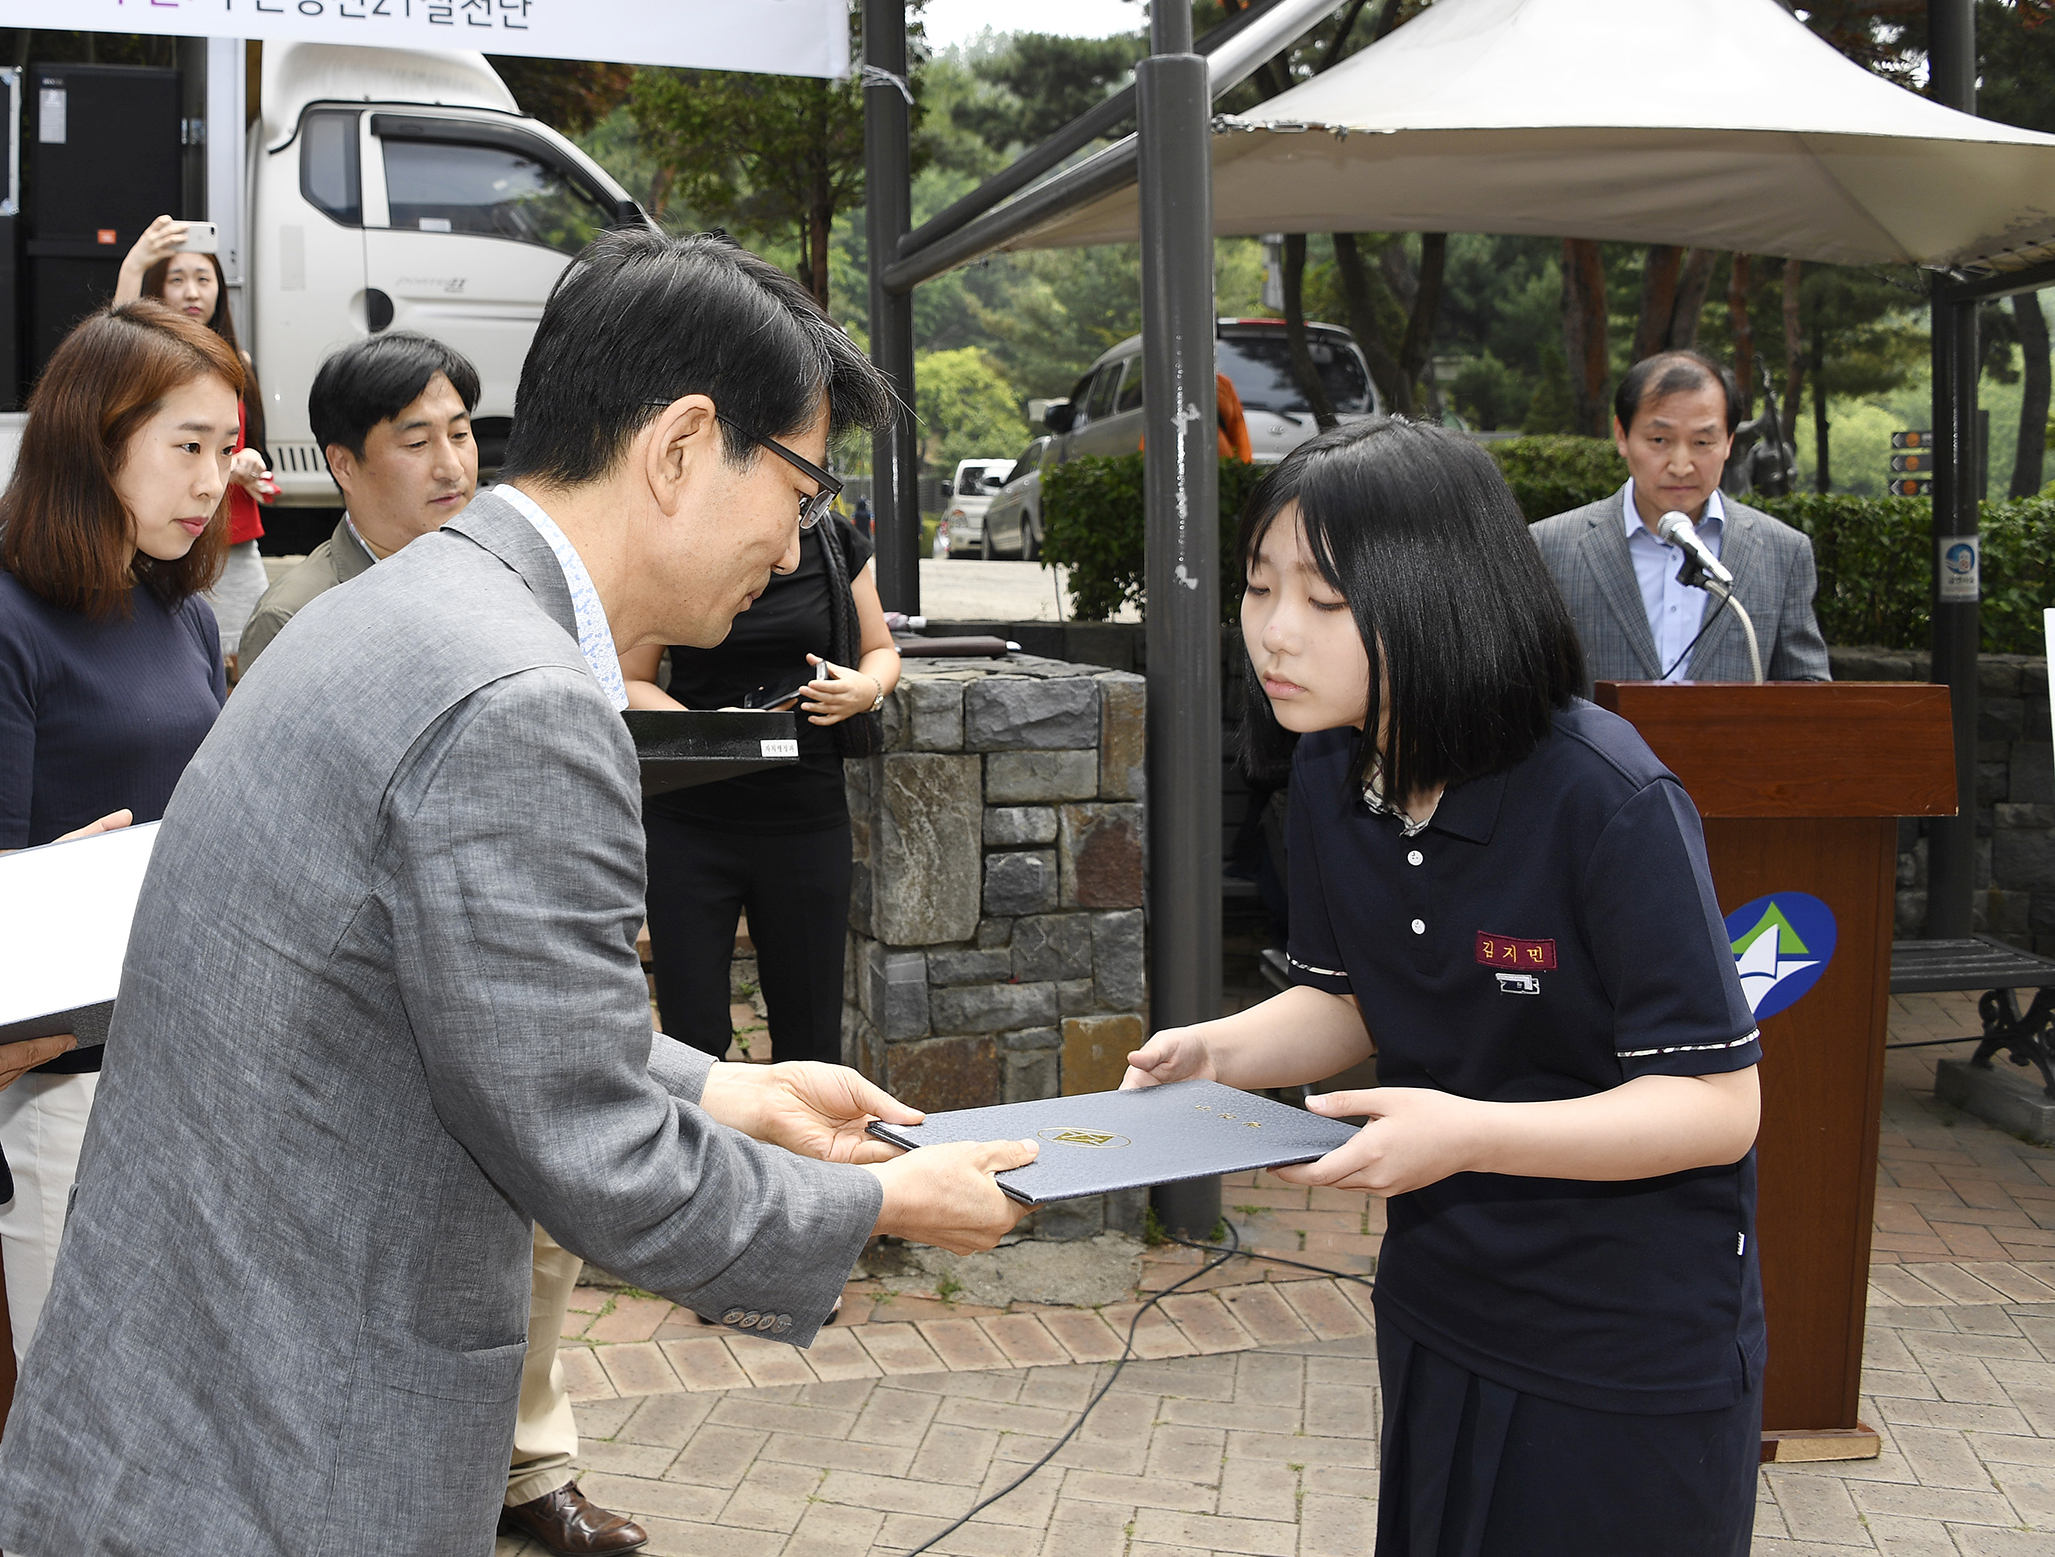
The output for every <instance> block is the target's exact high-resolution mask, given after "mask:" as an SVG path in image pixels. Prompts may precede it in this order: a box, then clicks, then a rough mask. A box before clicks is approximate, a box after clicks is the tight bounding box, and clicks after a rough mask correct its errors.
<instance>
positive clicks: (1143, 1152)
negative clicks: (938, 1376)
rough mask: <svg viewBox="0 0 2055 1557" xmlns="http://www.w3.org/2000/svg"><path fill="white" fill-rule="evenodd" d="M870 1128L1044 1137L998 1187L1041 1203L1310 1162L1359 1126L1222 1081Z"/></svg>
mask: <svg viewBox="0 0 2055 1557" xmlns="http://www.w3.org/2000/svg"><path fill="white" fill-rule="evenodd" d="M870 1133H871V1134H872V1135H875V1136H877V1137H878V1138H879V1139H881V1140H886V1141H890V1142H891V1143H892V1144H893V1145H895V1146H906V1147H916V1146H938V1145H943V1144H946V1143H948V1142H951V1141H1025V1140H1028V1139H1033V1140H1036V1141H1038V1142H1040V1143H1041V1148H1042V1153H1041V1155H1040V1156H1039V1157H1037V1158H1036V1159H1035V1160H1034V1161H1033V1162H1031V1163H1029V1164H1028V1165H1027V1166H1026V1167H1024V1168H1014V1169H1011V1170H1009V1171H1008V1172H1005V1173H1002V1174H1000V1175H999V1176H998V1177H999V1187H1000V1188H1001V1189H1003V1190H1005V1191H1006V1193H1007V1194H1009V1195H1011V1196H1012V1197H1013V1198H1014V1199H1015V1200H1018V1201H1020V1202H1021V1203H1023V1204H1024V1205H1031V1206H1039V1205H1045V1204H1047V1203H1048V1202H1049V1201H1052V1200H1070V1199H1074V1198H1075V1197H1077V1196H1079V1195H1103V1194H1105V1193H1106V1192H1107V1191H1108V1190H1115V1189H1133V1188H1135V1187H1137V1186H1139V1185H1144V1184H1170V1183H1174V1182H1176V1181H1177V1180H1179V1179H1196V1178H1205V1177H1207V1176H1209V1175H1211V1174H1215V1173H1242V1172H1245V1171H1247V1170H1248V1169H1250V1168H1281V1167H1284V1166H1285V1165H1286V1164H1287V1163H1294V1162H1311V1161H1313V1159H1314V1158H1316V1157H1324V1156H1326V1155H1327V1154H1328V1153H1329V1152H1331V1151H1333V1150H1334V1148H1335V1147H1337V1146H1339V1145H1341V1144H1342V1142H1344V1141H1346V1140H1348V1139H1349V1137H1350V1136H1352V1135H1354V1134H1355V1133H1356V1127H1355V1126H1354V1125H1348V1124H1343V1123H1342V1122H1341V1121H1340V1120H1338V1119H1323V1118H1321V1116H1320V1115H1318V1114H1313V1113H1308V1112H1306V1110H1304V1109H1302V1108H1291V1107H1287V1106H1286V1105H1285V1104H1283V1103H1273V1102H1272V1101H1271V1100H1270V1099H1269V1098H1267V1097H1258V1096H1256V1094H1254V1093H1253V1092H1241V1091H1238V1090H1236V1089H1235V1088H1233V1087H1224V1086H1222V1085H1221V1084H1220V1083H1219V1082H1217V1081H1173V1082H1171V1083H1170V1084H1169V1085H1168V1086H1162V1087H1142V1088H1139V1089H1137V1090H1136V1091H1133V1092H1088V1093H1086V1094H1084V1095H1083V1096H1081V1097H1049V1098H1037V1099H1035V1100H1034V1101H1033V1102H1028V1103H1002V1104H1000V1105H998V1106H997V1107H994V1108H964V1109H958V1110H956V1111H954V1112H951V1113H943V1114H930V1115H928V1117H927V1121H926V1123H924V1124H917V1125H894V1124H886V1123H885V1122H884V1121H883V1120H876V1121H874V1122H873V1123H872V1124H871V1126H870Z"/></svg>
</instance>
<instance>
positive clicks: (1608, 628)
mask: <svg viewBox="0 0 2055 1557" xmlns="http://www.w3.org/2000/svg"><path fill="white" fill-rule="evenodd" d="M1721 503H1722V504H1723V506H1724V507H1725V509H1726V515H1727V517H1726V523H1725V527H1724V530H1723V532H1722V534H1721V537H1720V561H1722V562H1724V563H1725V564H1726V565H1727V570H1728V571H1729V572H1730V573H1732V574H1733V575H1734V597H1735V598H1736V599H1737V600H1739V601H1740V602H1741V604H1742V605H1744V606H1745V607H1747V609H1748V615H1749V617H1750V618H1751V619H1752V620H1753V621H1754V623H1755V635H1756V641H1757V643H1758V645H1759V647H1760V648H1761V650H1762V673H1763V676H1764V677H1765V678H1766V679H1768V680H1770V681H1831V680H1832V679H1833V676H1832V673H1831V672H1830V671H1829V670H1828V669H1827V645H1826V640H1825V639H1823V638H1822V637H1820V629H1819V623H1818V622H1816V621H1814V620H1813V614H1812V596H1813V591H1814V590H1815V589H1816V588H1817V587H1818V583H1819V580H1818V576H1817V575H1816V574H1815V573H1814V571H1813V565H1812V541H1811V540H1810V539H1809V538H1808V537H1807V536H1805V535H1804V534H1803V533H1802V532H1801V531H1798V530H1794V529H1792V528H1791V526H1789V525H1788V524H1785V523H1784V522H1783V521H1782V520H1780V519H1773V518H1771V517H1770V516H1769V515H1768V514H1766V513H1763V512H1762V511H1761V510H1760V509H1755V508H1750V507H1748V506H1747V505H1745V504H1742V503H1737V502H1735V501H1734V500H1733V499H1732V498H1731V497H1725V496H1723V497H1722V498H1721ZM1528 534H1530V535H1532V536H1533V537H1534V544H1535V545H1536V546H1538V547H1540V548H1541V560H1542V561H1543V562H1544V563H1546V564H1547V566H1548V571H1549V572H1550V573H1551V574H1552V575H1554V577H1555V581H1556V587H1557V588H1558V589H1560V590H1561V591H1562V592H1563V600H1564V602H1565V603H1566V604H1567V605H1568V606H1569V608H1570V615H1571V616H1572V617H1573V618H1575V619H1576V623H1577V636H1578V637H1579V638H1580V639H1582V640H1583V643H1584V669H1585V673H1586V676H1587V678H1588V679H1587V681H1586V684H1585V689H1584V690H1585V693H1586V695H1587V696H1588V695H1589V693H1590V691H1591V686H1590V683H1591V682H1593V681H1653V680H1655V679H1656V678H1657V677H1659V676H1661V675H1662V673H1663V672H1664V670H1666V669H1667V668H1668V667H1667V666H1665V665H1661V664H1659V663H1657V660H1656V649H1655V634H1654V633H1652V632H1650V631H1649V627H1648V613H1647V611H1645V610H1644V609H1643V608H1642V604H1641V585H1640V583H1639V582H1638V581H1637V580H1636V579H1635V577H1634V560H1633V558H1632V557H1631V556H1630V555H1629V553H1628V551H1627V514H1626V508H1625V506H1624V498H1623V493H1620V492H1615V493H1613V494H1612V495H1611V496H1610V497H1605V498H1601V499H1600V500H1599V501H1598V502H1596V503H1587V504H1585V505H1584V506H1583V507H1582V508H1573V509H1571V510H1570V512H1568V513H1566V514H1557V515H1555V516H1554V517H1553V518H1549V519H1543V520H1541V521H1540V522H1539V523H1538V524H1533V525H1530V526H1528ZM1705 609H1706V611H1707V612H1708V613H1710V612H1713V611H1717V610H1719V602H1718V601H1716V600H1714V599H1713V598H1712V596H1710V595H1707V596H1706V597H1705ZM1701 621H1703V618H1701ZM1685 674H1686V676H1688V677H1689V679H1691V680H1693V681H1746V680H1748V679H1749V669H1748V640H1747V639H1746V637H1745V636H1744V635H1743V634H1742V631H1741V623H1740V620H1739V619H1738V618H1737V617H1736V616H1735V615H1734V613H1733V612H1732V611H1720V613H1719V618H1718V620H1716V621H1715V622H1714V623H1713V624H1712V626H1711V628H1710V629H1708V630H1707V632H1706V634H1705V636H1704V637H1702V638H1700V639H1699V640H1698V646H1697V647H1696V648H1694V649H1693V650H1692V651H1691V658H1690V660H1689V662H1688V663H1687V665H1686V667H1685Z"/></svg>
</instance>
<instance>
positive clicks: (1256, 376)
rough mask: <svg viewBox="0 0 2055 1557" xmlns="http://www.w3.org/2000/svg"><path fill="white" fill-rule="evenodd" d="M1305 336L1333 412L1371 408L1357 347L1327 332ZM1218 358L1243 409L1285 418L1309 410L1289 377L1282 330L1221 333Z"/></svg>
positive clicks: (1287, 351) (1288, 352) (1287, 350)
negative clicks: (1279, 415) (1270, 413)
mask: <svg viewBox="0 0 2055 1557" xmlns="http://www.w3.org/2000/svg"><path fill="white" fill-rule="evenodd" d="M1307 337H1308V339H1307V342H1306V346H1307V350H1308V351H1309V352H1310V353H1311V354H1312V357H1313V368H1314V371H1315V372H1317V373H1318V374H1319V375H1320V383H1321V385H1322V387H1324V388H1325V389H1326V391H1327V398H1328V400H1329V401H1330V402H1331V403H1332V404H1333V406H1334V408H1335V410H1337V411H1368V410H1369V409H1371V402H1370V375H1369V373H1368V372H1366V371H1365V370H1364V367H1363V359H1362V358H1361V357H1359V356H1358V355H1357V354H1356V349H1355V347H1354V346H1353V345H1352V344H1351V343H1350V342H1349V341H1347V340H1346V339H1343V338H1341V337H1338V336H1334V335H1329V334H1327V333H1326V332H1325V331H1319V330H1309V331H1307ZM1218 355H1219V366H1220V371H1221V372H1222V373H1225V374H1226V375H1227V377H1228V381H1229V382H1230V383H1232V384H1233V385H1234V392H1235V393H1236V394H1237V395H1239V396H1241V400H1242V405H1243V407H1244V408H1245V409H1247V410H1250V411H1277V412H1282V413H1283V414H1285V415H1287V416H1289V415H1292V414H1294V413H1296V412H1302V411H1309V410H1311V409H1312V407H1310V406H1309V405H1307V404H1306V397H1305V395H1304V394H1302V393H1301V392H1300V390H1299V386H1298V383H1297V381H1296V380H1294V379H1293V377H1292V366H1291V350H1290V348H1289V347H1288V346H1287V345H1286V343H1285V339H1284V331H1283V330H1281V329H1279V330H1222V331H1221V332H1220V342H1219V347H1218Z"/></svg>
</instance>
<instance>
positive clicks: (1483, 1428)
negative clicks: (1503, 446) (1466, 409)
mask: <svg viewBox="0 0 2055 1557" xmlns="http://www.w3.org/2000/svg"><path fill="white" fill-rule="evenodd" d="M1239 544H1240V552H1241V561H1242V565H1243V569H1244V573H1245V577H1246V580H1247V583H1246V592H1245V593H1244V595H1243V598H1242V610H1241V618H1242V638H1243V643H1244V645H1245V647H1246V649H1247V661H1246V664H1245V667H1244V669H1245V674H1246V676H1247V681H1248V688H1249V694H1250V695H1249V699H1248V703H1249V714H1248V719H1247V724H1246V727H1245V731H1244V739H1245V750H1244V756H1245V759H1246V760H1247V761H1248V762H1249V764H1250V765H1251V766H1252V767H1253V768H1254V769H1256V770H1257V771H1259V772H1261V771H1270V772H1273V773H1274V772H1276V771H1278V770H1279V769H1288V771H1289V774H1290V784H1291V798H1290V849H1289V859H1288V874H1289V890H1290V897H1291V931H1290V945H1289V948H1288V952H1289V966H1290V969H1291V975H1292V980H1293V985H1292V987H1291V988H1290V989H1288V990H1286V991H1285V992H1284V993H1282V994H1280V995H1278V996H1276V997H1275V998H1273V999H1271V1000H1269V1001H1266V1002H1264V1003H1263V1004H1261V1005H1257V1006H1253V1007H1251V1008H1250V1009H1248V1010H1246V1011H1244V1012H1242V1013H1240V1014H1238V1015H1235V1016H1231V1017H1227V1018H1224V1019H1222V1020H1220V1021H1217V1022H1205V1023H1201V1024H1198V1025H1196V1026H1192V1027H1187V1028H1182V1029H1172V1030H1169V1031H1165V1032H1160V1033H1158V1034H1157V1035H1156V1036H1155V1037H1154V1038H1153V1039H1151V1040H1150V1041H1149V1043H1148V1044H1147V1045H1145V1046H1144V1047H1143V1048H1141V1049H1140V1050H1138V1051H1137V1052H1136V1053H1134V1054H1132V1055H1130V1056H1129V1066H1130V1068H1129V1071H1128V1074H1127V1076H1126V1078H1125V1081H1124V1085H1127V1086H1131V1087H1132V1086H1150V1085H1155V1084H1158V1083H1162V1082H1169V1081H1177V1080H1182V1079H1184V1078H1187V1077H1194V1076H1197V1077H1207V1078H1213V1079H1217V1080H1220V1081H1223V1082H1227V1083H1229V1084H1231V1085H1234V1086H1240V1087H1250V1088H1261V1087H1279V1086H1287V1085H1293V1084H1296V1083H1302V1082H1314V1081H1319V1080H1322V1079H1324V1078H1326V1077H1330V1076H1333V1075H1335V1074H1337V1073H1339V1072H1341V1071H1343V1070H1345V1069H1347V1068H1348V1067H1349V1066H1350V1065H1353V1064H1355V1063H1357V1062H1359V1061H1361V1060H1363V1059H1365V1058H1367V1057H1368V1056H1369V1055H1371V1054H1372V1053H1374V1054H1375V1055H1376V1057H1377V1064H1378V1082H1379V1085H1378V1086H1377V1087H1375V1088H1373V1089H1371V1090H1367V1091H1351V1092H1337V1093H1330V1094H1327V1095H1325V1096H1319V1097H1315V1098H1313V1099H1312V1100H1311V1101H1310V1103H1309V1106H1310V1107H1312V1108H1313V1109H1315V1110H1316V1111H1318V1112H1321V1113H1325V1114H1329V1115H1334V1116H1348V1117H1353V1116H1358V1115H1362V1116H1367V1117H1368V1120H1369V1122H1368V1123H1367V1124H1366V1125H1365V1126H1364V1127H1363V1128H1362V1129H1361V1130H1359V1131H1358V1132H1357V1133H1356V1135H1355V1136H1354V1137H1353V1139H1351V1140H1350V1141H1349V1142H1348V1143H1347V1144H1345V1145H1343V1146H1341V1147H1339V1148H1337V1149H1336V1150H1334V1151H1333V1152H1330V1153H1329V1154H1328V1155H1327V1156H1326V1157H1324V1158H1322V1159H1321V1160H1320V1161H1318V1162H1314V1163H1310V1164H1307V1165H1305V1166H1302V1167H1297V1168H1287V1169H1283V1170H1280V1172H1279V1177H1281V1178H1283V1179H1286V1180H1288V1181H1289V1182H1291V1183H1294V1184H1308V1185H1329V1186H1337V1187H1341V1188H1349V1189H1368V1190H1372V1191H1374V1192H1376V1193H1378V1194H1380V1195H1384V1196H1387V1197H1389V1200H1390V1204H1389V1207H1388V1214H1389V1230H1388V1232H1387V1233H1386V1235H1385V1239H1384V1246H1383V1251H1382V1253H1381V1255H1380V1258H1379V1263H1378V1271H1377V1285H1376V1300H1375V1301H1376V1307H1377V1316H1378V1323H1377V1358H1378V1367H1379V1371H1380V1375H1381V1380H1382V1384H1383V1391H1384V1428H1383V1438H1382V1449H1381V1453H1380V1457H1379V1458H1380V1469H1379V1476H1380V1486H1379V1493H1378V1513H1377V1518H1378V1532H1377V1554H1378V1557H1516V1554H1517V1557H1736V1554H1739V1553H1745V1552H1746V1551H1747V1550H1748V1544H1749V1535H1750V1530H1751V1527H1752V1524H1753V1518H1754V1501H1755V1499H1754V1489H1755V1477H1756V1465H1757V1462H1758V1459H1759V1443H1760V1429H1761V1394H1760V1390H1761V1379H1762V1366H1763V1356H1764V1352H1763V1319H1762V1289H1761V1281H1760V1277H1759V1274H1758V1270H1757V1266H1756V1256H1755V1229H1754V1212H1755V1154H1754V1140H1755V1131H1756V1122H1757V1113H1758V1096H1757V1090H1756V1073H1755V1067H1756V1062H1757V1060H1758V1058H1759V1057H1760V1049H1759V1047H1758V1042H1757V1035H1756V1029H1755V1021H1754V1018H1753V1017H1752V1015H1751V1014H1750V1010H1749V1005H1748V1001H1747V1000H1746V998H1744V996H1743V994H1742V991H1741V985H1740V980H1739V978H1738V977H1737V975H1736V973H1735V969H1734V957H1733V953H1732V950H1731V948H1730V946H1729V944H1728V939H1727V934H1726V929H1725V926H1724V924H1723V923H1722V920H1721V917H1720V911H1719V908H1718V906H1717V903H1716V900H1715V898H1714V895H1713V888H1712V881H1711V878H1710V876H1709V874H1708V872H1707V868H1706V860H1705V844H1704V838H1703V835H1702V833H1701V831H1700V827H1699V821H1698V815H1697V812H1696V811H1695V810H1694V809H1693V807H1692V804H1691V801H1690V798H1689V797H1688V796H1687V795H1686V794H1685V793H1684V791H1683V789H1682V787H1681V786H1680V785H1679V784H1678V782H1677V780H1676V778H1675V777H1674V776H1673V775H1671V774H1670V773H1669V772H1668V771H1667V770H1666V769H1665V768H1664V767H1663V766H1662V764H1661V763H1660V762H1658V761H1657V760H1656V758H1655V757H1654V756H1653V755H1652V754H1651V753H1650V751H1649V749H1648V747H1647V746H1646V745H1645V744H1643V742H1642V740H1641V738H1640V737H1639V736H1638V735H1637V734H1636V733H1635V732H1634V730H1633V728H1632V727H1631V726H1630V725H1628V724H1627V723H1625V722H1624V721H1623V720H1620V719H1618V718H1616V717H1614V716H1613V715H1611V714H1609V713H1606V712H1604V711H1602V710H1600V709H1598V708H1596V707H1594V706H1593V705H1592V704H1590V703H1587V702H1585V701H1583V700H1582V699H1581V698H1579V697H1578V696H1577V695H1576V693H1577V690H1578V688H1579V687H1580V686H1582V684H1583V660H1582V654H1581V651H1580V649H1579V647H1578V643H1577V638H1576V633H1575V629H1574V628H1573V626H1572V624H1571V621H1570V618H1569V615H1568V613H1567V611H1566V609H1565V608H1564V605H1563V602H1562V600H1561V598H1560V597H1559V596H1558V595H1557V593H1556V589H1555V586H1554V584H1553V583H1551V582H1550V579H1549V576H1548V573H1547V572H1546V571H1545V570H1544V568H1543V567H1542V564H1541V559H1540V556H1539V554H1538V553H1537V552H1536V550H1535V547H1534V543H1533V541H1532V540H1531V539H1530V538H1529V536H1528V534H1527V528H1526V525H1525V523H1524V522H1523V520H1522V518H1521V514H1520V511H1519V509H1518V508H1517V507H1516V506H1515V504H1514V502H1513V497H1512V493H1511V492H1510V491H1509V490H1508V488H1507V487H1506V484H1505V481H1504V480H1503V478H1501V477H1500V476H1499V474H1498V472H1497V469H1496V468H1495V467H1494V466H1493V464H1492V462H1491V461H1490V459H1489V458H1488V457H1486V455H1485V454H1484V453H1483V451H1482V450H1480V449H1478V448H1477V447H1476V446H1475V445H1474V444H1472V443H1470V442H1469V441H1468V440H1466V439H1464V438H1462V437H1459V436H1458V435H1456V434H1454V433H1450V432H1447V431H1445V430H1443V429H1442V428H1439V427H1431V426H1422V425H1418V424H1414V423H1410V422H1405V421H1399V420H1377V421H1371V422H1367V423H1360V424H1356V425H1352V426H1349V427H1344V428H1339V429H1336V430H1335V431H1332V432H1329V433H1326V434H1323V435H1322V436H1320V437H1318V438H1315V439H1313V440H1312V441H1311V442H1309V443H1306V444H1303V445H1301V446H1300V447H1299V448H1298V449H1296V450H1294V451H1293V452H1292V453H1291V454H1290V455H1289V456H1287V457H1286V458H1285V460H1284V461H1282V462H1281V463H1280V464H1279V465H1278V467H1277V469H1276V470H1275V471H1273V472H1272V473H1271V474H1270V476H1269V477H1267V478H1266V479H1265V481H1264V482H1263V484H1262V485H1261V486H1260V487H1258V488H1257V490H1256V492H1255V493H1254V494H1253V495H1252V496H1251V498H1250V501H1249V505H1248V508H1247V511H1246V513H1245V514H1244V517H1243V522H1242V527H1241V536H1240V543H1239Z"/></svg>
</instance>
